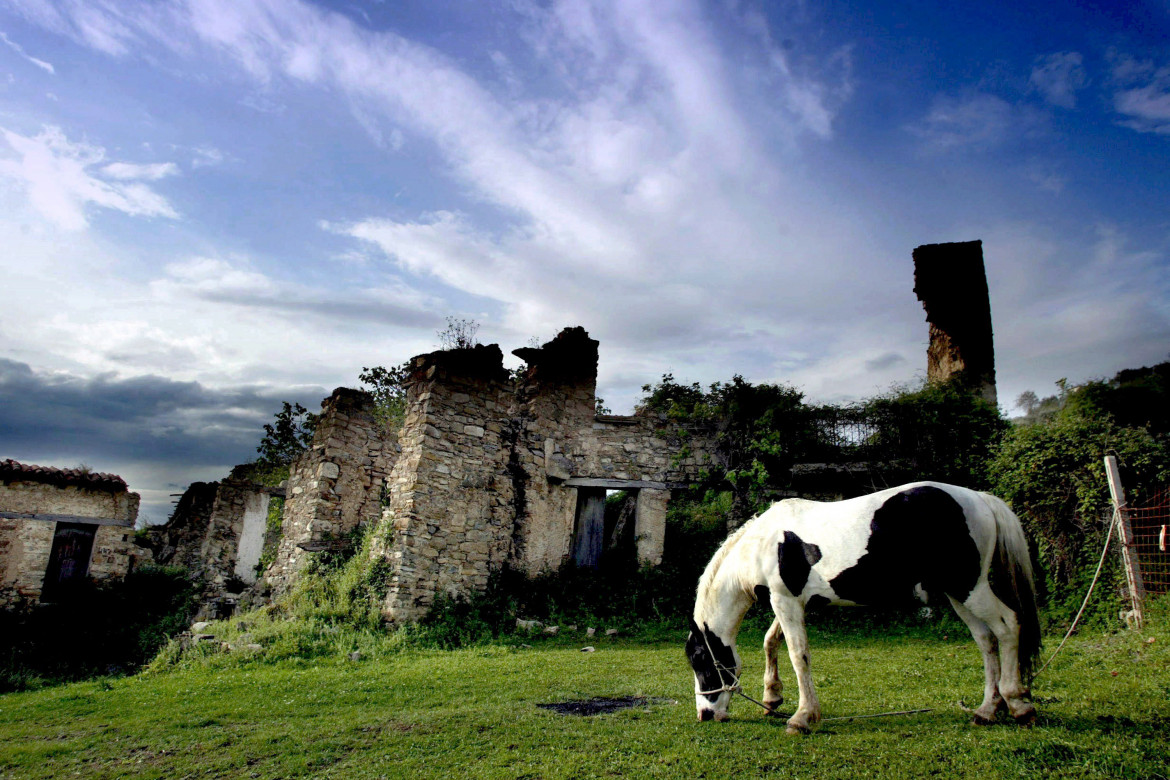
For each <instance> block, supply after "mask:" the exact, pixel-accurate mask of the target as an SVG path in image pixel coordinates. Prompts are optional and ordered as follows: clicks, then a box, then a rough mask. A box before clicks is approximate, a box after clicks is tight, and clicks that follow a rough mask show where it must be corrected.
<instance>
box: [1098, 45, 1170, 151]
mask: <svg viewBox="0 0 1170 780" xmlns="http://www.w3.org/2000/svg"><path fill="white" fill-rule="evenodd" d="M1110 59H1111V60H1112V66H1113V73H1112V75H1113V81H1114V85H1115V86H1114V92H1113V108H1114V110H1115V111H1116V112H1117V113H1118V114H1121V116H1122V117H1124V118H1123V119H1122V120H1121V122H1120V124H1121V125H1123V126H1125V127H1128V128H1131V129H1133V130H1137V131H1138V132H1141V133H1157V134H1159V135H1168V134H1170V65H1162V66H1158V65H1155V64H1154V63H1153V62H1151V61H1148V60H1138V59H1135V58H1133V57H1130V56H1128V55H1124V54H1118V53H1116V52H1112V53H1111V57H1110Z"/></svg>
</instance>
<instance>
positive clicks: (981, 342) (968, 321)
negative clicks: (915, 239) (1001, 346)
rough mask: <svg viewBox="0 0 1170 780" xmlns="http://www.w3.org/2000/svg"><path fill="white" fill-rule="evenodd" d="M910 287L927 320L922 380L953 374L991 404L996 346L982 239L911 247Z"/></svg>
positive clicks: (994, 397)
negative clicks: (992, 328) (924, 377)
mask: <svg viewBox="0 0 1170 780" xmlns="http://www.w3.org/2000/svg"><path fill="white" fill-rule="evenodd" d="M914 292H915V294H916V295H917V296H918V300H920V301H922V306H923V308H925V309H926V321H927V322H928V323H930V346H929V347H928V348H927V351H926V378H927V381H930V382H944V381H947V380H950V379H957V380H958V381H960V382H962V383H963V384H964V385H966V386H967V387H968V388H970V389H971V390H972V392H974V393H976V394H977V395H979V396H980V397H982V398H983V399H984V400H985V401H987V402H988V403H991V404H995V403H996V391H995V345H994V339H993V336H992V331H991V302H990V299H989V297H988V292H987V273H986V271H985V270H984V267H983V242H982V241H964V242H961V243H952V244H925V245H923V246H920V247H918V248H917V249H915V250H914Z"/></svg>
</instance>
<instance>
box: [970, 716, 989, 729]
mask: <svg viewBox="0 0 1170 780" xmlns="http://www.w3.org/2000/svg"><path fill="white" fill-rule="evenodd" d="M993 723H995V716H994V715H993V716H992V717H990V718H985V717H983V716H982V715H976V716H975V717H974V718H971V725H972V726H990V725H991V724H993Z"/></svg>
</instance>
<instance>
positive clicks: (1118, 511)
mask: <svg viewBox="0 0 1170 780" xmlns="http://www.w3.org/2000/svg"><path fill="white" fill-rule="evenodd" d="M1119 519H1121V507H1118V506H1114V507H1113V519H1112V520H1110V521H1109V531H1108V532H1107V533H1106V534H1105V546H1104V547H1102V548H1101V560H1099V561H1097V571H1096V572H1094V573H1093V581H1092V582H1090V583H1089V592H1088V593H1086V594H1085V600H1084V601H1082V602H1081V608H1080V609H1079V610H1078V611H1077V616H1076V617H1075V618H1073V622H1072V625H1071V626H1069V627H1068V633H1067V634H1065V635H1064V639H1062V640H1060V644H1059V645H1057V647H1056V650H1054V651H1053V653H1052V655H1050V656H1049V657H1048V660H1047V661H1045V662H1044V665H1043V666H1041V667H1040V669H1039V670H1038V671H1037V672H1036V673H1035V674H1034V675H1032V680H1033V681H1035V679H1036V678H1037V677H1039V676H1040V673H1041V672H1043V671H1044V670H1045V669H1047V668H1048V664H1050V663H1052V659H1053V658H1056V655H1057V653H1059V652H1060V651H1061V648H1063V647H1064V643H1065V642H1067V641H1068V638H1069V637H1070V636H1072V634H1073V631H1075V630H1076V628H1077V623H1078V622H1080V619H1081V615H1083V614H1085V607H1087V606H1089V597H1090V596H1092V595H1093V588H1095V587H1096V586H1097V580H1099V579H1101V569H1102V568H1103V567H1104V566H1105V555H1106V554H1107V553H1108V552H1109V542H1110V541H1111V540H1112V539H1113V529H1114V528H1115V527H1116V526H1117V521H1118V520H1119Z"/></svg>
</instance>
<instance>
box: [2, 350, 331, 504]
mask: <svg viewBox="0 0 1170 780" xmlns="http://www.w3.org/2000/svg"><path fill="white" fill-rule="evenodd" d="M326 394H327V391H326V390H324V389H323V388H311V387H310V388H303V387H302V388H299V389H297V390H293V391H288V392H282V391H281V390H279V389H274V388H268V387H261V386H242V387H233V388H225V389H213V388H209V387H206V386H204V385H201V384H200V383H198V382H177V381H174V380H171V379H166V378H164V377H159V376H139V377H132V378H126V379H122V378H118V377H116V376H113V375H108V374H107V375H99V376H96V377H92V378H86V377H79V376H75V375H71V374H60V373H47V372H39V371H35V370H33V368H32V367H30V366H29V365H28V364H26V363H19V362H16V361H13V360H7V359H4V358H0V456H2V457H12V458H15V459H17V460H23V461H26V462H40V463H42V465H54V466H72V465H76V464H77V463H86V464H89V465H90V466H92V467H94V468H95V469H97V470H98V471H113V472H115V473H118V471H119V470H121V471H124V472H125V471H129V472H131V473H130V474H128V473H123V474H122V476H124V477H126V478H127V480H128V481H129V482H130V488H131V490H135V491H138V492H141V493H143V498H144V501H143V504H144V510H146V511H145V512H144V514H145V516H147V517H150V518H151V519H152V520H153V521H157V520H159V519H161V518H160V517H159V514H160V512H161V511H162V510H160V508H159V507H158V506H157V504H158V501H159V497H160V496H164V495H165V493H166V492H167V491H170V492H175V490H174V486H176V485H182V486H185V485H186V484H187V483H189V482H191V481H192V480H194V479H207V478H209V477H208V473H209V471H210V472H211V473H214V474H216V476H223V475H224V474H223V473H218V470H222V471H223V472H224V473H226V470H227V468H228V467H230V466H232V465H234V464H237V463H244V462H247V461H249V460H252V459H254V458H255V457H256V445H257V444H259V442H260V439H261V437H262V436H263V425H264V423H265V422H268V421H270V420H271V419H272V416H273V415H274V414H275V413H276V412H277V411H279V410H280V408H281V401H284V400H288V401H290V402H297V403H301V404H303V405H304V406H306V407H307V408H309V409H313V410H316V409H317V408H319V406H320V402H321V399H322V398H323V397H324V396H325V395H326ZM131 474H141V475H143V477H144V478H145V479H146V480H147V482H146V483H142V482H138V483H136V482H135V481H134V480H133V479H131ZM147 475H149V476H147ZM211 478H215V477H211ZM156 482H157V484H155V483H156Z"/></svg>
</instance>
